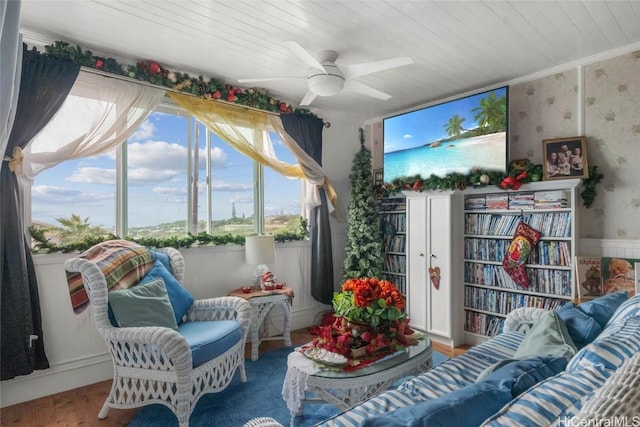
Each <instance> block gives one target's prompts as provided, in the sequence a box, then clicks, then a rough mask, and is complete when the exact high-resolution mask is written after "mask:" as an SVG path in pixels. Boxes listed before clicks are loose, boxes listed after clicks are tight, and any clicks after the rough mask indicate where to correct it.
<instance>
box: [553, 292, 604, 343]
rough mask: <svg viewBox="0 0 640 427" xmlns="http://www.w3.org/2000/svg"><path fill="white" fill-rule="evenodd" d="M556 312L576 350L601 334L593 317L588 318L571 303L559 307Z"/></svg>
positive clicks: (600, 329) (598, 325)
mask: <svg viewBox="0 0 640 427" xmlns="http://www.w3.org/2000/svg"><path fill="white" fill-rule="evenodd" d="M556 311H557V312H558V316H560V318H561V319H562V320H563V321H564V324H565V325H566V326H567V330H568V331H569V335H570V336H571V339H572V340H573V343H574V344H575V345H576V347H577V348H578V349H581V348H582V347H584V346H585V345H587V344H590V343H591V342H592V341H593V340H594V339H596V337H597V336H598V335H600V332H602V328H601V327H600V324H599V323H598V322H596V320H595V319H594V318H593V317H591V316H588V315H587V314H586V313H585V312H584V311H582V310H581V309H580V308H579V307H576V306H574V305H573V303H571V302H570V303H567V304H565V305H563V306H561V307H559V308H558V309H557V310H556Z"/></svg>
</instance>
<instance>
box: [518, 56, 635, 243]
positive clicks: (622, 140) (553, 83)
mask: <svg viewBox="0 0 640 427" xmlns="http://www.w3.org/2000/svg"><path fill="white" fill-rule="evenodd" d="M583 73H584V95H583V97H582V99H583V105H578V99H579V96H578V85H577V75H578V73H577V71H570V72H564V73H559V74H556V75H554V76H550V77H545V78H542V79H539V80H535V81H531V82H526V83H522V84H519V85H514V86H511V87H510V90H509V123H510V147H509V149H510V157H511V159H512V160H513V159H521V158H529V159H530V160H531V161H533V162H534V163H541V162H542V140H543V139H546V138H563V137H572V136H578V135H580V132H578V120H577V118H578V114H580V111H581V109H582V111H584V129H585V131H584V135H585V136H586V137H587V160H588V163H589V165H597V166H598V169H599V171H600V172H601V173H603V174H604V179H603V180H602V181H601V182H600V185H598V188H597V191H598V195H597V196H596V199H595V202H594V204H593V205H592V206H591V207H590V208H585V207H584V206H580V227H579V237H588V238H599V239H640V51H636V52H632V53H629V54H626V55H622V56H619V57H616V58H613V59H609V60H606V61H602V62H598V63H593V64H589V65H586V66H584V69H583Z"/></svg>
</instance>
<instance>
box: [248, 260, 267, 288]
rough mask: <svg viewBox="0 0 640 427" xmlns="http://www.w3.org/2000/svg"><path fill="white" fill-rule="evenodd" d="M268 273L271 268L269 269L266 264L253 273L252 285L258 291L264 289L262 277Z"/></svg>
mask: <svg viewBox="0 0 640 427" xmlns="http://www.w3.org/2000/svg"><path fill="white" fill-rule="evenodd" d="M267 271H269V267H267V266H266V265H265V264H260V265H258V266H257V267H256V269H255V270H254V271H253V276H252V279H253V281H252V283H253V286H254V287H255V288H256V289H263V284H262V275H263V274H264V273H266V272H267Z"/></svg>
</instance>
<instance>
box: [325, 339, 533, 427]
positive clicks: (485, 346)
mask: <svg viewBox="0 0 640 427" xmlns="http://www.w3.org/2000/svg"><path fill="white" fill-rule="evenodd" d="M523 338H524V335H523V334H521V333H519V332H505V333H503V334H500V335H498V336H495V337H493V338H492V339H491V340H488V341H485V342H483V343H481V344H478V345H476V346H473V347H472V348H470V349H469V351H467V352H466V353H465V354H462V355H460V356H457V357H454V358H452V359H449V360H447V361H445V362H443V363H441V364H439V365H438V366H436V367H435V368H433V369H431V370H428V371H426V372H424V373H422V374H420V375H417V376H415V377H413V378H412V379H410V380H407V381H405V382H404V383H402V384H401V385H400V386H399V387H398V389H397V390H387V391H385V392H384V393H381V394H379V395H378V396H375V397H373V398H371V399H368V400H366V401H364V402H362V403H361V404H359V405H356V406H355V407H353V408H351V409H350V410H349V411H345V412H342V413H340V414H338V415H336V416H334V417H332V418H330V419H329V420H326V421H324V422H323V423H322V426H323V427H358V426H360V424H361V423H362V422H363V421H364V419H365V418H367V417H370V416H373V415H376V414H383V413H386V412H389V411H393V410H395V409H398V408H403V407H405V406H410V405H414V404H416V403H419V402H424V401H426V400H430V399H436V398H438V397H440V396H444V395H446V394H448V393H450V392H452V391H455V390H458V389H459V388H461V387H465V386H467V385H469V384H472V383H474V382H475V380H476V378H477V377H478V374H479V373H480V372H481V371H482V370H483V369H485V368H486V367H487V366H489V365H491V364H493V363H496V362H497V361H498V360H502V359H505V358H509V357H512V356H513V353H514V352H515V351H516V349H517V348H518V345H519V344H520V342H521V341H522V339H523Z"/></svg>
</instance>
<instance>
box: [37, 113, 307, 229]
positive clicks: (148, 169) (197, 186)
mask: <svg viewBox="0 0 640 427" xmlns="http://www.w3.org/2000/svg"><path fill="white" fill-rule="evenodd" d="M271 138H272V140H273V142H274V149H275V151H276V154H277V156H278V158H280V159H282V160H283V161H286V162H289V163H296V160H295V158H294V157H293V155H292V154H291V153H290V152H289V150H288V149H287V148H286V147H285V146H284V145H283V144H282V142H281V141H280V140H279V138H278V137H277V135H275V134H272V135H271ZM118 165H122V166H121V167H118ZM196 165H197V167H196ZM118 177H120V179H118ZM256 183H257V185H256ZM262 192H264V199H263V200H264V202H263V203H264V205H262V204H260V203H259V201H257V200H256V197H255V194H261V193H262ZM300 192H301V181H300V180H298V179H294V180H292V179H289V178H286V177H283V176H282V175H280V174H278V173H277V172H274V171H272V170H271V169H269V168H264V170H263V167H262V166H261V165H259V164H257V163H256V162H254V161H253V160H252V159H249V158H247V157H245V156H244V155H242V154H241V153H238V152H237V151H236V150H234V149H232V148H231V147H230V146H229V145H228V144H226V143H225V142H224V141H222V140H221V139H220V138H218V137H217V136H216V135H215V134H213V133H211V132H209V131H208V130H207V129H206V128H205V127H204V126H203V125H202V124H201V123H198V122H197V121H196V120H195V119H193V118H192V117H189V116H187V115H185V113H184V111H182V110H181V109H177V108H176V107H167V106H166V105H165V106H163V108H160V109H158V110H157V111H155V112H154V113H152V114H151V115H150V116H149V117H148V118H147V120H145V122H144V123H143V124H142V125H141V126H140V127H139V128H138V130H137V131H136V132H135V133H134V134H133V135H132V136H131V137H130V138H129V140H128V141H127V144H125V145H124V146H123V147H120V148H119V149H118V150H117V152H116V151H114V152H112V153H109V154H108V155H100V156H94V157H89V158H84V159H80V160H69V161H65V162H62V163H60V164H58V165H57V166H55V167H52V168H50V169H47V170H45V171H43V172H42V173H40V174H39V175H37V176H36V178H35V179H34V184H33V187H32V201H31V214H32V224H33V225H34V226H40V227H51V226H54V227H62V228H65V227H67V226H68V225H65V224H66V222H71V223H73V222H76V223H79V224H77V226H81V228H82V229H83V230H85V231H86V230H89V232H93V233H95V232H98V231H99V230H100V229H97V228H95V227H98V226H99V227H101V228H103V229H104V230H103V231H105V232H111V233H115V234H118V235H124V236H131V237H133V238H142V237H155V238H167V237H171V236H184V235H185V234H186V233H187V231H188V230H190V231H191V232H192V233H193V234H196V233H198V232H200V231H206V232H208V233H210V234H213V235H217V234H218V235H220V234H225V235H226V234H240V235H247V234H253V233H255V232H256V230H258V229H262V230H264V232H266V233H269V234H272V233H273V234H275V233H278V232H281V231H298V230H299V229H300V216H301V212H302V210H301V197H300ZM120 201H122V202H120ZM258 205H260V206H258ZM258 207H259V209H258ZM118 212H122V214H120V215H119V216H120V219H119V220H116V218H117V217H118ZM256 212H258V214H256ZM262 212H264V215H262ZM256 218H262V220H263V221H264V222H263V223H260V224H258V222H257V221H256ZM61 219H62V220H63V221H60V220H61ZM67 220H69V221H67ZM77 226H76V227H75V228H76V229H77Z"/></svg>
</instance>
